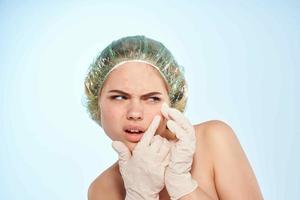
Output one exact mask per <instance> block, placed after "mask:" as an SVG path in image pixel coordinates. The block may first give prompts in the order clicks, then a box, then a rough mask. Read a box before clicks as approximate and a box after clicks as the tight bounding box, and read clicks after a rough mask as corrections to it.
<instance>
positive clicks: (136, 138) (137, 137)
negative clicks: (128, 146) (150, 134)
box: [124, 131, 144, 142]
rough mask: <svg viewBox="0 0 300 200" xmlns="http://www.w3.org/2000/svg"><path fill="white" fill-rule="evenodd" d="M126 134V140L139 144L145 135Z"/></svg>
mask: <svg viewBox="0 0 300 200" xmlns="http://www.w3.org/2000/svg"><path fill="white" fill-rule="evenodd" d="M124 133H125V138H126V140H127V141H129V142H139V141H140V140H141V138H142V137H143V135H144V133H128V132H126V131H125V132H124Z"/></svg>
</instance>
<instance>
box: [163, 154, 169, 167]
mask: <svg viewBox="0 0 300 200" xmlns="http://www.w3.org/2000/svg"><path fill="white" fill-rule="evenodd" d="M170 160H171V154H170V153H168V154H167V156H166V157H165V158H164V160H163V162H162V164H163V166H168V165H169V163H170Z"/></svg>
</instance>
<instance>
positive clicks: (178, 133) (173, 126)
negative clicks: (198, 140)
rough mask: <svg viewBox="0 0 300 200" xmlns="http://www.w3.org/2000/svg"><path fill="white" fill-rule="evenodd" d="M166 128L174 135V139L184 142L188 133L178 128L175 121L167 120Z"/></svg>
mask: <svg viewBox="0 0 300 200" xmlns="http://www.w3.org/2000/svg"><path fill="white" fill-rule="evenodd" d="M167 127H168V128H169V129H170V131H172V132H173V133H175V135H176V137H177V138H178V139H179V140H186V139H187V137H188V133H187V131H186V130H184V129H183V128H182V127H180V126H179V125H178V124H177V123H176V122H175V121H173V120H168V121H167Z"/></svg>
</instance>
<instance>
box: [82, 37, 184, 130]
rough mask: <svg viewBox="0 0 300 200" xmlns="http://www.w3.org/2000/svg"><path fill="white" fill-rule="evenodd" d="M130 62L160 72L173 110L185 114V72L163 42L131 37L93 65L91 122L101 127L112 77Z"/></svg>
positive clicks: (90, 76) (115, 43) (89, 103)
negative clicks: (106, 87) (104, 94)
mask: <svg viewBox="0 0 300 200" xmlns="http://www.w3.org/2000/svg"><path fill="white" fill-rule="evenodd" d="M126 61H141V62H145V63H148V64H150V65H151V66H153V67H154V68H156V69H157V70H158V71H159V72H160V74H161V75H162V77H163V79H164V80H165V82H166V83H167V86H168V95H169V98H170V102H171V107H174V108H176V109H178V110H180V111H181V112H183V111H184V109H185V106H186V101H187V85H186V81H185V79H184V70H183V68H182V67H181V66H179V65H178V64H177V62H176V61H175V59H174V57H173V55H172V54H171V52H170V51H169V50H168V49H167V48H166V47H165V46H164V45H163V44H162V43H160V42H158V41H155V40H153V39H150V38H147V37H145V36H140V35H138V36H128V37H124V38H121V39H119V40H116V41H113V42H112V43H111V44H110V45H108V46H107V47H106V48H105V49H104V50H103V51H102V52H101V53H100V55H99V56H97V58H96V59H95V60H94V62H93V63H92V64H91V65H90V67H89V70H88V73H87V76H86V78H85V83H84V85H85V94H86V103H85V104H86V107H87V110H88V112H89V114H90V116H91V118H92V119H93V120H94V121H96V122H97V123H98V124H99V125H100V126H101V119H100V107H99V105H98V98H99V94H100V92H101V89H102V87H103V84H104V81H105V80H106V78H107V77H108V74H109V73H110V72H111V71H112V70H113V69H115V67H116V66H117V65H120V64H121V63H123V62H126Z"/></svg>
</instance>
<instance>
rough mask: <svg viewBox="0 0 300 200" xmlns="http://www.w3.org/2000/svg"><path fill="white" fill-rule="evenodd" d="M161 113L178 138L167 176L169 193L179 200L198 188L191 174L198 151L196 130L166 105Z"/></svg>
mask: <svg viewBox="0 0 300 200" xmlns="http://www.w3.org/2000/svg"><path fill="white" fill-rule="evenodd" d="M161 112H162V114H163V115H164V117H165V118H166V119H167V120H168V121H167V127H168V128H169V130H170V131H171V132H173V133H174V134H176V137H177V138H178V141H177V142H176V143H174V145H172V148H171V153H170V163H169V166H168V167H167V168H166V174H165V184H166V188H167V191H168V193H169V195H170V197H171V199H172V200H173V199H176V200H177V199H179V198H181V197H182V196H184V195H186V194H189V193H191V192H193V191H194V190H195V189H196V188H197V187H198V184H197V182H196V181H195V180H194V179H193V178H192V176H191V173H190V170H191V166H192V162H193V155H194V153H195V149H196V139H195V129H194V127H193V126H192V125H191V124H190V122H189V121H188V120H187V118H185V116H184V115H183V114H182V113H181V112H180V111H178V110H177V109H174V108H170V107H169V106H168V105H167V104H165V103H164V104H163V106H162V109H161Z"/></svg>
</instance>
